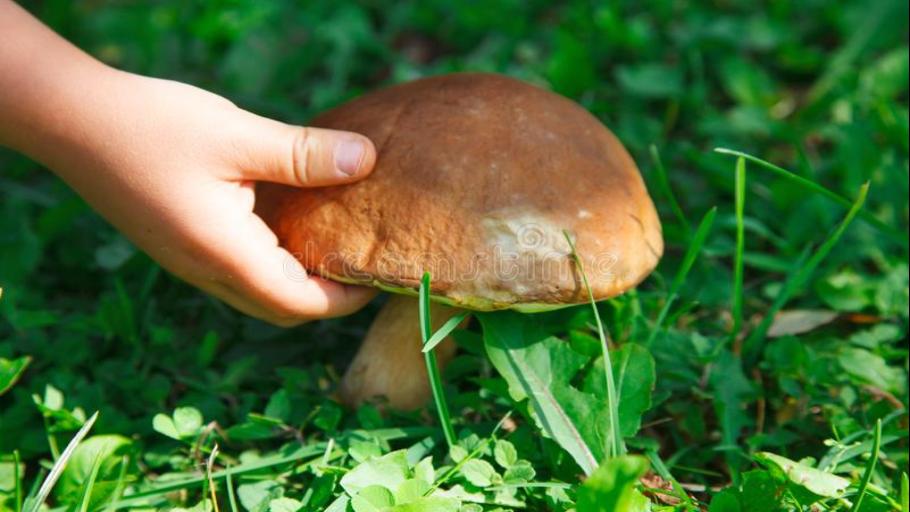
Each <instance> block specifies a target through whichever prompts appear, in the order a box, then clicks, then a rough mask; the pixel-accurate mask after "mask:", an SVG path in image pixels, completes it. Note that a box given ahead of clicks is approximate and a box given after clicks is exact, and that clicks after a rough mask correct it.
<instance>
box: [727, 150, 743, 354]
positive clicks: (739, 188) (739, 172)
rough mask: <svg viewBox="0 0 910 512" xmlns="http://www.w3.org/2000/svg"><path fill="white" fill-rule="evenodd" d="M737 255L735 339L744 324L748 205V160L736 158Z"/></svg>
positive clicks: (734, 277) (734, 293)
mask: <svg viewBox="0 0 910 512" xmlns="http://www.w3.org/2000/svg"><path fill="white" fill-rule="evenodd" d="M735 187H736V190H735V193H734V196H735V203H736V205H735V209H736V255H735V258H734V261H733V332H732V333H731V334H730V339H731V340H735V339H736V337H737V336H738V335H739V330H740V329H742V325H743V253H744V252H745V247H746V231H745V206H746V160H745V159H743V158H742V157H740V158H737V159H736V185H735Z"/></svg>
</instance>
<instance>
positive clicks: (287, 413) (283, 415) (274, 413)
mask: <svg viewBox="0 0 910 512" xmlns="http://www.w3.org/2000/svg"><path fill="white" fill-rule="evenodd" d="M264 414H265V415H266V416H268V417H269V418H275V419H278V420H281V421H288V420H289V419H290V417H291V400H290V398H288V392H287V390H284V389H279V390H278V391H276V392H275V393H273V394H272V396H271V397H270V398H269V403H268V405H266V406H265V411H264Z"/></svg>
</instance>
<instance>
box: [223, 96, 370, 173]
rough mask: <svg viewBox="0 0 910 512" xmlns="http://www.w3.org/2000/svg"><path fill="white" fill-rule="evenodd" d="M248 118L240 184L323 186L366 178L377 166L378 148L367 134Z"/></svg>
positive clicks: (241, 144)
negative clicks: (257, 182) (251, 182)
mask: <svg viewBox="0 0 910 512" xmlns="http://www.w3.org/2000/svg"><path fill="white" fill-rule="evenodd" d="M244 114H246V115H248V116H249V118H248V119H247V121H248V122H246V123H244V128H241V130H240V137H241V140H240V141H239V143H238V144H237V146H238V147H239V148H241V149H240V161H239V162H238V163H239V166H240V167H239V169H238V171H239V172H240V176H238V178H239V179H243V180H256V181H271V182H275V183H282V184H285V185H293V186H297V187H322V186H326V185H339V184H343V183H350V182H353V181H357V180H359V179H361V178H364V177H365V176H366V175H367V174H369V173H370V171H372V170H373V165H374V164H375V163H376V148H375V147H374V146H373V143H372V142H371V141H370V139H368V138H366V137H364V136H363V135H360V134H357V133H352V132H345V131H339V130H328V129H324V128H310V127H304V126H292V125H288V124H285V123H281V122H278V121H274V120H272V119H267V118H264V117H260V116H257V115H255V114H250V113H248V112H244Z"/></svg>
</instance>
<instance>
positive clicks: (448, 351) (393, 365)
mask: <svg viewBox="0 0 910 512" xmlns="http://www.w3.org/2000/svg"><path fill="white" fill-rule="evenodd" d="M456 313H458V309H455V308H451V307H448V306H444V305H441V304H436V303H431V304H430V316H431V317H432V320H433V329H434V330H435V329H439V328H440V327H441V326H442V324H444V323H445V322H446V321H447V320H448V319H449V318H451V317H453V316H455V314H456ZM422 345H423V343H422V340H421V336H420V314H419V310H418V302H417V298H416V297H409V296H406V295H397V294H396V295H392V296H391V297H389V300H388V302H386V303H385V305H384V306H383V307H382V309H381V310H380V311H379V314H378V315H377V316H376V319H375V320H373V324H372V325H370V328H369V330H368V331H367V334H366V337H365V338H364V340H363V343H362V344H361V345H360V350H359V351H358V352H357V355H356V356H354V360H353V361H352V362H351V365H350V366H349V367H348V370H347V372H346V373H345V374H344V377H343V378H342V380H341V389H340V395H341V400H342V402H344V403H345V404H346V405H349V406H352V407H353V406H358V405H360V404H362V403H364V402H366V401H368V400H370V399H372V398H375V397H382V396H384V397H385V398H386V400H387V402H386V403H387V405H388V407H390V408H392V409H397V410H411V409H416V408H418V407H420V406H422V405H424V404H425V403H426V402H427V400H428V399H429V397H430V383H429V380H428V378H427V369H426V364H425V362H424V357H423V352H422V351H421V347H422ZM434 351H435V352H436V358H437V360H438V362H439V365H440V367H444V366H445V365H446V363H448V362H449V361H450V360H451V359H452V356H453V355H455V344H454V343H453V342H452V340H451V339H446V340H445V341H443V342H442V343H440V344H439V345H437V346H436V348H435V349H434Z"/></svg>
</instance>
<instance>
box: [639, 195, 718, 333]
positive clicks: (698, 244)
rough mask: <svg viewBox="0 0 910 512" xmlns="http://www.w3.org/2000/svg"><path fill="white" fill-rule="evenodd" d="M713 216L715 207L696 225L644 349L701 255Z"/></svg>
mask: <svg viewBox="0 0 910 512" xmlns="http://www.w3.org/2000/svg"><path fill="white" fill-rule="evenodd" d="M715 216H717V207H716V206H715V207H713V208H711V209H710V210H708V213H706V214H705V216H704V217H702V219H701V222H700V223H699V224H698V228H697V229H696V230H695V235H694V236H693V237H692V242H691V243H690V244H689V248H688V250H686V254H685V256H684V257H683V262H682V265H681V266H680V267H679V271H677V273H676V277H675V278H674V279H673V283H672V284H671V285H670V293H669V294H668V295H667V301H666V302H665V303H664V306H663V308H662V309H661V310H660V313H659V314H658V315H657V320H655V321H654V328H653V329H652V330H651V334H650V335H649V336H648V339H647V341H645V346H646V347H650V346H651V344H652V343H653V342H654V338H655V337H657V333H658V332H660V329H661V327H662V326H663V323H664V320H666V318H667V314H668V313H669V312H670V307H671V306H672V305H673V302H674V301H675V300H676V298H677V297H678V295H679V289H680V288H682V285H683V283H684V282H685V281H686V276H688V275H689V271H690V270H691V269H692V265H693V264H694V263H695V259H696V258H697V257H698V255H699V253H701V249H702V246H704V244H705V239H707V238H708V233H710V232H711V226H712V225H713V224H714V217H715Z"/></svg>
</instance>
